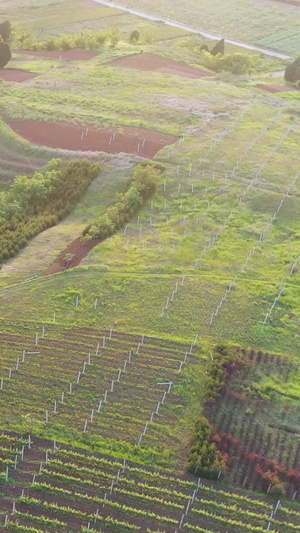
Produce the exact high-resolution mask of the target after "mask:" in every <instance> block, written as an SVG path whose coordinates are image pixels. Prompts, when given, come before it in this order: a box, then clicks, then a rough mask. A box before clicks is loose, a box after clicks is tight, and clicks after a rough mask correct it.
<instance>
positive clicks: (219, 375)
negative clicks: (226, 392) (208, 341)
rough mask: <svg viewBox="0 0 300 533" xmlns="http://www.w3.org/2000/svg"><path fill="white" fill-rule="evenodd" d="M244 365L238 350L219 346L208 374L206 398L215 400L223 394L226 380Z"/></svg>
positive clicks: (216, 347) (215, 350) (216, 348)
mask: <svg viewBox="0 0 300 533" xmlns="http://www.w3.org/2000/svg"><path fill="white" fill-rule="evenodd" d="M242 364H243V363H242V357H241V355H240V354H239V352H238V351H237V350H236V349H234V348H230V347H228V346H226V345H223V344H217V345H216V346H215V349H214V355H212V361H211V363H210V366H209V369H208V372H207V380H206V384H205V393H204V395H205V398H206V399H207V400H209V399H215V398H216V397H217V396H218V395H219V394H220V393H221V392H222V389H223V387H224V386H225V383H226V378H227V377H228V376H229V375H230V374H231V373H232V371H233V370H234V369H236V368H237V367H238V366H239V367H240V366H242Z"/></svg>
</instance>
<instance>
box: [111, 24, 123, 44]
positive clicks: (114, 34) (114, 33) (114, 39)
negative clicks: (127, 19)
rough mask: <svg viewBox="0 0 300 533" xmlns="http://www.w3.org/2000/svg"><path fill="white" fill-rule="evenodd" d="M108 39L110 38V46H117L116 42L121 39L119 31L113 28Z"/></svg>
mask: <svg viewBox="0 0 300 533" xmlns="http://www.w3.org/2000/svg"><path fill="white" fill-rule="evenodd" d="M109 37H110V42H111V45H112V46H117V44H118V42H119V40H120V37H121V34H120V31H119V29H118V28H116V27H115V26H114V27H113V28H112V29H111V31H110V35H109Z"/></svg>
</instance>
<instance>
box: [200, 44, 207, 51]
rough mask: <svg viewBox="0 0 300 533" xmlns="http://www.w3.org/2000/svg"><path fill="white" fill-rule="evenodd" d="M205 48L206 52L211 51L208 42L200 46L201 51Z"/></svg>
mask: <svg viewBox="0 0 300 533" xmlns="http://www.w3.org/2000/svg"><path fill="white" fill-rule="evenodd" d="M203 50H205V52H209V49H208V46H207V44H202V45H201V46H200V52H202V51H203Z"/></svg>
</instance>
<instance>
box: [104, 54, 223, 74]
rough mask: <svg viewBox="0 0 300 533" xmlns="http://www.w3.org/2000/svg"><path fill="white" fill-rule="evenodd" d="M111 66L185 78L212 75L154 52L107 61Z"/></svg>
mask: <svg viewBox="0 0 300 533" xmlns="http://www.w3.org/2000/svg"><path fill="white" fill-rule="evenodd" d="M108 65H109V66H111V67H121V68H131V69H137V70H145V71H154V72H160V73H163V74H174V75H176V76H183V77H185V78H194V79H195V78H204V77H207V76H214V74H212V73H211V72H207V71H206V70H200V69H198V68H194V67H190V66H189V65H185V64H184V63H179V62H178V61H173V59H167V58H166V57H161V56H158V55H155V54H135V55H132V56H129V57H122V58H120V59H116V60H115V61H112V62H111V63H108Z"/></svg>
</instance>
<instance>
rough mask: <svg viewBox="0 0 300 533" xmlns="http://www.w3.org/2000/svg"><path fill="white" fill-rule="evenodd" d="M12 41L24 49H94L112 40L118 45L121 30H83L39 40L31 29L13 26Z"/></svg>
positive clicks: (112, 42) (17, 46) (14, 44)
mask: <svg viewBox="0 0 300 533" xmlns="http://www.w3.org/2000/svg"><path fill="white" fill-rule="evenodd" d="M10 40H11V42H12V43H13V46H14V48H19V49H23V50H47V51H53V50H74V49H80V50H93V49H95V48H97V47H98V46H99V45H104V44H105V43H106V41H108V40H110V42H111V44H113V45H114V46H116V44H118V42H119V40H120V31H119V30H118V28H113V29H112V30H108V31H102V30H101V31H97V32H93V31H91V30H88V29H86V30H82V31H81V32H79V33H77V34H76V35H60V36H59V37H48V38H47V39H45V40H44V41H38V39H37V37H36V35H35V34H34V33H33V32H30V31H24V30H22V29H20V28H19V27H16V26H13V31H12V36H11V39H10Z"/></svg>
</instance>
